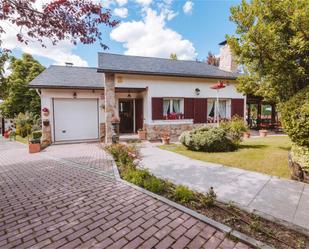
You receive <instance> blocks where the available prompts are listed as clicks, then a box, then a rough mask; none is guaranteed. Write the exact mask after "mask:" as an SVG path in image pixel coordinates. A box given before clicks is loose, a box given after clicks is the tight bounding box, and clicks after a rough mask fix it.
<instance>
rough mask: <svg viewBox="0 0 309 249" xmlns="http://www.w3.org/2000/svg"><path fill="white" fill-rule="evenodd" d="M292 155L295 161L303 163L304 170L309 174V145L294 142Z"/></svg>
mask: <svg viewBox="0 0 309 249" xmlns="http://www.w3.org/2000/svg"><path fill="white" fill-rule="evenodd" d="M291 156H292V158H293V161H294V162H296V163H298V164H299V165H301V167H302V170H303V171H304V172H307V174H309V147H305V146H298V145H296V144H294V143H293V144H292V148H291Z"/></svg>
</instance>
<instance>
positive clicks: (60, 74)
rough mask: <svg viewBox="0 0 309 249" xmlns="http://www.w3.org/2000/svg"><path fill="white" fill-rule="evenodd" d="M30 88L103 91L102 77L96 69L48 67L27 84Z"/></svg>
mask: <svg viewBox="0 0 309 249" xmlns="http://www.w3.org/2000/svg"><path fill="white" fill-rule="evenodd" d="M29 86H30V87H32V88H78V89H103V88H104V81H103V75H102V74H100V73H98V72H97V68H91V67H74V66H54V65H53V66H50V67H48V68H47V69H45V70H44V71H43V72H42V73H41V74H40V75H38V76H37V77H36V78H35V79H34V80H32V81H31V82H30V84H29Z"/></svg>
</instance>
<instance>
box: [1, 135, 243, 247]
mask: <svg viewBox="0 0 309 249" xmlns="http://www.w3.org/2000/svg"><path fill="white" fill-rule="evenodd" d="M3 147H5V150H3V151H2V150H1V153H0V210H1V214H0V248H12V247H15V248H21V249H22V248H33V249H35V248H43V247H44V248H52V249H53V248H57V247H60V248H67V249H70V248H72V249H73V248H74V249H76V248H82V249H87V248H90V247H94V248H100V249H101V248H122V247H123V248H128V249H136V248H154V247H156V248H160V249H163V248H169V247H172V248H174V249H176V248H182V247H184V246H187V247H188V248H189V247H190V246H191V247H192V245H200V244H201V241H203V240H205V241H206V240H207V239H208V241H207V243H209V246H210V247H209V248H211V246H213V248H215V246H217V245H219V244H221V245H222V246H225V247H226V246H230V245H232V243H234V242H231V241H229V240H228V239H227V238H225V235H224V234H223V233H221V232H218V231H217V230H216V229H215V228H212V227H211V226H209V225H207V224H205V223H204V222H201V221H199V220H197V219H196V218H193V217H192V216H190V215H188V214H186V213H184V212H182V211H180V210H177V209H175V208H174V207H171V206H169V205H167V204H166V203H163V202H161V201H159V200H157V199H154V198H153V197H151V196H148V195H146V194H145V193H142V192H140V191H138V190H136V189H134V188H132V187H129V186H128V185H126V184H124V183H122V182H118V181H116V180H115V179H113V178H111V177H107V176H106V175H105V174H107V173H108V174H109V175H110V172H111V171H110V170H111V164H110V163H109V161H108V160H109V159H108V157H107V156H106V154H105V152H104V151H103V150H102V149H100V148H99V147H98V146H97V144H77V145H57V146H50V147H48V148H47V150H45V151H44V152H41V153H38V154H28V152H27V148H26V147H24V146H19V144H17V143H13V142H11V143H9V144H5V145H3V140H2V139H1V138H0V149H1V148H3ZM17 154H18V157H16V156H15V155H17ZM76 164H78V165H76ZM105 164H106V165H105ZM77 166H78V167H77ZM89 169H91V170H96V171H98V172H100V174H97V173H95V172H93V171H92V172H91V171H89ZM26 214H27V215H26ZM222 242H223V243H222ZM207 243H206V244H207ZM206 244H205V245H206ZM205 245H204V246H205ZM209 248H208V249H209ZM235 248H237V249H243V248H245V249H247V248H246V245H244V244H242V243H237V244H236V245H235Z"/></svg>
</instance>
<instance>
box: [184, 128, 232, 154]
mask: <svg viewBox="0 0 309 249" xmlns="http://www.w3.org/2000/svg"><path fill="white" fill-rule="evenodd" d="M180 142H181V143H182V144H183V145H184V146H186V147H187V148H188V149H190V150H194V151H207V152H225V151H234V150H236V149H237V145H236V144H235V143H234V142H233V141H232V139H231V138H230V137H229V136H228V134H227V132H226V130H224V129H223V128H220V127H207V126H205V127H202V128H198V129H194V130H192V131H190V132H184V133H183V134H182V135H181V136H180Z"/></svg>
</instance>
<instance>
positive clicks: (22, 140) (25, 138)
mask: <svg viewBox="0 0 309 249" xmlns="http://www.w3.org/2000/svg"><path fill="white" fill-rule="evenodd" d="M28 137H29V138H27V137H21V136H18V135H16V138H15V139H16V141H18V142H21V143H23V144H28V139H29V140H30V139H31V138H32V137H31V135H29V136H28Z"/></svg>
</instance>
